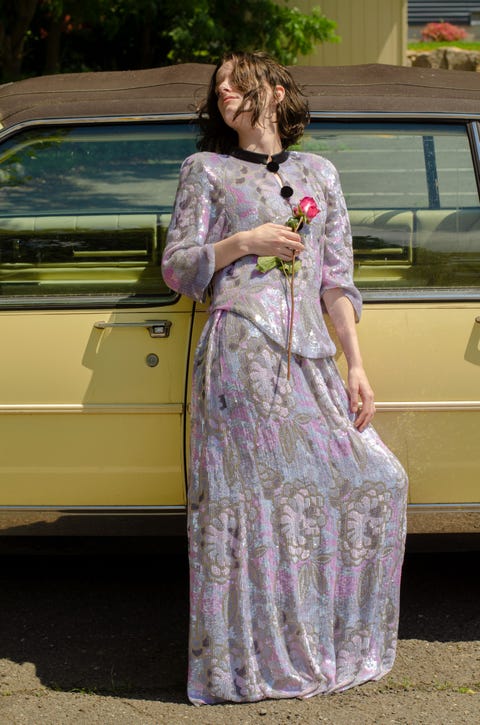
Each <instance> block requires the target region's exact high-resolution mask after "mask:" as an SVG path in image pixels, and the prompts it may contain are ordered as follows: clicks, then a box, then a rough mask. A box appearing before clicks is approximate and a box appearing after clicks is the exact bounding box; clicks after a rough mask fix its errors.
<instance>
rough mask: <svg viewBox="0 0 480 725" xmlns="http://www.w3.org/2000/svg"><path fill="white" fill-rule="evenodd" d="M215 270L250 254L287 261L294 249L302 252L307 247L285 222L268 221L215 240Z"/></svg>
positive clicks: (298, 252)
mask: <svg viewBox="0 0 480 725" xmlns="http://www.w3.org/2000/svg"><path fill="white" fill-rule="evenodd" d="M213 247H214V250H215V271H218V270H219V269H223V268H224V267H227V266H228V265H229V264H232V262H235V261H236V260H237V259H240V257H245V256H246V255H248V254H256V255H258V256H259V257H261V256H272V257H280V259H283V260H284V261H285V262H288V261H289V260H291V259H292V254H293V250H294V251H295V252H296V253H297V254H300V252H302V251H303V249H304V248H305V247H304V246H303V244H302V243H301V241H300V235H299V234H297V233H296V232H293V231H292V230H291V229H290V228H289V227H286V226H284V225H283V224H273V223H270V222H267V223H266V224H261V225H260V226H258V227H255V228H254V229H250V230H249V231H246V232H237V233H236V234H232V236H231V237H227V238H226V239H221V240H220V241H219V242H215V243H214V245H213Z"/></svg>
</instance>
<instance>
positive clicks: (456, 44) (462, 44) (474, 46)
mask: <svg viewBox="0 0 480 725" xmlns="http://www.w3.org/2000/svg"><path fill="white" fill-rule="evenodd" d="M448 47H452V48H463V49H464V50H479V51H480V42H476V43H474V42H469V41H467V40H449V41H443V40H442V41H440V42H437V43H423V42H419V43H409V44H408V50H437V48H448Z"/></svg>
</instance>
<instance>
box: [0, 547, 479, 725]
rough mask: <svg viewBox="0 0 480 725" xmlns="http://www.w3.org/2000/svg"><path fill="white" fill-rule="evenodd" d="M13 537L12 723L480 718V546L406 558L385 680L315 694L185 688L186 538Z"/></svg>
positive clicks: (8, 629)
mask: <svg viewBox="0 0 480 725" xmlns="http://www.w3.org/2000/svg"><path fill="white" fill-rule="evenodd" d="M2 546H3V545H2V543H0V562H1V565H2V568H1V588H0V607H1V618H0V724H1V725H7V724H10V723H15V724H17V723H18V724H20V723H27V724H28V725H43V724H45V725H63V724H64V723H75V724H77V723H78V725H91V724H93V723H100V724H101V725H107V724H110V723H112V724H113V723H115V725H147V724H148V725H150V724H160V723H168V725H178V724H179V723H195V724H198V725H216V724H219V725H220V724H221V725H224V724H225V723H228V724H229V725H247V724H250V723H251V724H252V725H253V724H254V723H255V724H256V725H257V724H258V723H260V725H262V724H263V723H265V724H267V723H268V724H269V725H274V724H275V725H283V724H285V725H287V724H292V725H294V724H298V725H300V724H301V725H303V724H305V725H310V724H311V725H317V724H320V723H327V724H328V725H390V724H392V725H393V724H395V725H460V724H462V723H467V724H468V725H478V723H480V606H479V603H480V577H479V576H478V572H479V558H480V552H479V551H468V552H465V551H463V552H456V553H452V552H450V553H441V552H438V551H437V552H433V553H425V552H422V553H418V552H415V551H411V550H410V551H409V552H408V553H407V556H406V561H405V567H404V577H403V589H402V611H401V625H400V641H399V648H398V656H397V661H396V664H395V667H394V669H393V670H392V672H391V673H390V674H389V675H387V676H386V677H385V678H384V679H383V680H381V681H380V682H377V683H369V684H367V685H364V686H362V687H360V688H356V689H353V690H349V691H348V692H346V693H343V694H339V695H330V696H323V697H322V696H320V697H316V698H312V699H311V700H307V701H298V700H283V701H265V702H260V703H254V704H245V705H229V704H227V705H217V706H204V707H201V708H194V707H193V706H191V705H190V704H188V701H187V700H186V697H185V677H186V646H187V618H188V608H187V593H188V589H187V565H186V554H185V542H184V541H182V540H176V541H173V540H168V541H167V540H166V541H164V542H161V543H159V541H148V540H145V541H143V542H142V543H141V546H139V545H138V542H133V541H128V540H123V541H122V542H121V543H120V542H110V543H109V544H108V545H107V546H106V547H105V545H104V544H102V546H97V544H96V543H95V542H94V543H93V545H92V542H88V544H87V543H85V542H79V541H76V542H74V543H72V542H71V541H68V540H65V541H63V542H62V543H61V544H59V543H58V542H55V543H53V544H51V545H50V544H47V545H46V544H45V542H43V543H33V544H30V545H29V547H26V548H24V549H22V548H21V550H20V551H16V552H15V554H13V553H11V547H10V546H7V547H5V546H3V548H2Z"/></svg>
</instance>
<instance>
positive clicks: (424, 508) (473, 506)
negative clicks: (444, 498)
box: [408, 502, 480, 514]
mask: <svg viewBox="0 0 480 725" xmlns="http://www.w3.org/2000/svg"><path fill="white" fill-rule="evenodd" d="M427 512H430V513H447V512H449V513H466V512H469V513H480V503H474V502H471V503H409V504H408V513H409V514H423V513H427Z"/></svg>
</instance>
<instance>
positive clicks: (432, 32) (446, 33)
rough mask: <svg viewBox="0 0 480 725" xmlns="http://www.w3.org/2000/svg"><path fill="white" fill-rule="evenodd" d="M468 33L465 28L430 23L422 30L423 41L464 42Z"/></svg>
mask: <svg viewBox="0 0 480 725" xmlns="http://www.w3.org/2000/svg"><path fill="white" fill-rule="evenodd" d="M466 37H467V33H466V32H465V30H464V29H463V28H459V27H458V25H452V24H451V23H428V24H427V25H425V27H424V28H423V30H422V40H424V41H427V42H428V41H434V42H438V41H441V40H447V41H448V40H464V39H465V38H466Z"/></svg>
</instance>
